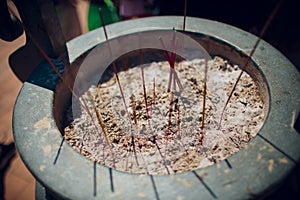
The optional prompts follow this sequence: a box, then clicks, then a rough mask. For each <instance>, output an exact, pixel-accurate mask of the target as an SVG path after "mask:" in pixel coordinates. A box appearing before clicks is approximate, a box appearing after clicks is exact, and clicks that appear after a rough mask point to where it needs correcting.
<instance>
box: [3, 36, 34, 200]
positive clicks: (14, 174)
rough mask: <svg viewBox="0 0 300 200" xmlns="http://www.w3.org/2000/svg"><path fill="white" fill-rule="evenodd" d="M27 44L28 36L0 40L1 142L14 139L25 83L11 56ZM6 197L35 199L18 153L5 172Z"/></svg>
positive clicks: (9, 141) (7, 199)
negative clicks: (16, 112)
mask: <svg viewBox="0 0 300 200" xmlns="http://www.w3.org/2000/svg"><path fill="white" fill-rule="evenodd" d="M24 43H25V37H24V35H23V36H22V37H20V38H18V39H17V40H15V41H13V42H5V41H3V40H0V142H1V143H5V144H9V143H11V142H13V140H14V139H13V132H12V114H13V107H14V103H15V100H16V97H17V95H18V92H19V90H20V88H21V86H22V83H21V81H19V80H18V79H17V78H16V76H15V75H14V73H13V72H12V70H11V69H10V67H9V64H8V57H9V55H10V54H11V53H12V52H13V51H14V50H16V49H17V48H19V47H20V46H22V45H23V44H24ZM4 178H5V192H4V197H5V199H6V200H10V199H20V200H21V199H22V200H23V199H26V200H27V199H34V193H35V179H34V178H33V176H32V175H31V174H30V172H29V171H28V170H27V168H26V167H25V165H24V164H23V162H22V160H21V159H20V156H19V155H18V154H17V155H16V156H15V157H14V159H13V160H12V162H11V163H10V167H9V168H8V170H7V171H6V174H5V177H4Z"/></svg>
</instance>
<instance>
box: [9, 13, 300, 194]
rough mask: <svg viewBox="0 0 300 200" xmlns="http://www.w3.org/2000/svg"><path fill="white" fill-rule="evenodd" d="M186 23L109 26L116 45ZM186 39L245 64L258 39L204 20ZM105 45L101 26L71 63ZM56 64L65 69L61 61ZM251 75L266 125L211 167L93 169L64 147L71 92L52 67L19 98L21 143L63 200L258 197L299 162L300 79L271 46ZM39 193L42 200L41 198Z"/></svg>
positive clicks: (191, 23)
mask: <svg viewBox="0 0 300 200" xmlns="http://www.w3.org/2000/svg"><path fill="white" fill-rule="evenodd" d="M182 20H183V17H174V16H172V17H151V18H144V19H136V20H131V21H124V22H120V23H116V24H112V25H109V26H107V32H108V35H109V37H110V39H113V38H118V37H121V36H123V35H131V34H138V33H140V32H143V31H149V30H172V29H173V27H174V28H175V29H176V30H182ZM184 34H186V35H188V36H189V37H191V38H193V39H194V40H196V41H197V42H199V44H201V45H202V46H203V47H204V48H205V49H206V51H207V52H208V53H209V54H210V55H220V56H222V57H224V58H226V59H228V60H229V61H231V62H232V63H236V64H240V65H243V63H244V62H245V60H246V59H247V55H248V54H249V53H250V51H251V50H252V47H253V46H254V44H255V42H256V41H257V37H256V36H254V35H252V34H250V33H247V32H245V31H242V30H240V29H238V28H235V27H232V26H229V25H226V24H222V23H219V22H215V21H210V20H205V19H199V18H187V21H186V29H185V32H184ZM105 41H106V40H105V36H104V32H103V29H102V28H100V29H97V30H95V31H92V32H89V33H87V34H85V35H82V36H80V37H78V38H75V39H74V40H72V41H70V42H69V43H68V44H67V46H68V51H69V58H70V61H71V62H74V61H75V62H76V59H77V60H78V57H80V56H81V55H82V54H84V53H85V52H87V51H89V50H90V49H92V48H93V47H94V46H96V45H97V44H103V43H105ZM53 61H54V63H55V64H56V66H57V67H58V68H59V69H61V70H62V71H63V70H64V66H63V64H62V61H61V60H53ZM70 70H71V71H72V69H70ZM247 73H248V74H250V75H251V77H252V78H253V79H254V80H255V81H256V83H257V84H258V86H259V89H260V92H261V94H262V96H263V101H264V103H265V105H266V110H265V115H266V119H265V122H264V125H263V127H262V129H261V130H260V131H259V133H258V135H257V136H256V137H255V138H253V139H252V140H251V141H250V142H249V143H248V144H247V146H246V147H245V148H243V149H241V150H240V151H238V152H237V153H235V154H234V155H232V156H231V157H229V158H228V159H227V160H226V161H221V162H219V163H217V164H215V165H213V166H210V167H206V168H203V169H198V170H195V171H188V172H184V173H178V174H173V175H163V176H154V175H153V176H152V175H139V174H130V173H124V172H120V171H117V170H114V169H109V168H107V167H105V166H102V165H99V164H94V163H93V162H92V161H90V160H88V159H87V158H85V157H84V156H82V155H80V154H79V153H77V152H76V151H74V150H73V149H72V148H71V147H70V146H69V145H68V144H65V143H64V140H63V137H62V133H61V131H62V124H61V120H62V119H63V116H64V112H65V109H66V105H67V104H68V102H69V100H70V98H71V94H70V92H69V91H68V90H67V89H66V86H65V85H64V84H62V83H61V82H60V81H58V77H57V75H56V74H55V72H53V70H52V68H51V67H50V65H49V64H48V63H46V62H45V63H42V64H40V66H39V67H38V68H37V69H36V70H35V71H34V72H33V73H32V74H31V76H30V78H29V79H28V81H26V82H25V83H24V85H23V87H22V89H21V91H20V94H19V96H18V99H17V102H16V105H15V110H14V116H13V126H14V137H15V142H16V145H17V148H18V150H19V152H20V155H21V158H22V159H23V161H24V163H25V164H26V166H27V167H28V169H29V170H30V171H31V173H32V174H33V175H34V176H35V178H36V179H37V181H38V182H39V183H40V184H41V185H42V186H43V187H44V188H46V191H47V193H50V194H51V195H52V196H53V197H55V198H58V199H255V198H258V197H261V196H264V195H265V194H267V193H269V192H270V191H272V190H274V189H275V188H276V187H277V186H279V185H280V183H282V181H283V180H284V179H285V178H286V177H287V176H288V175H289V173H290V172H291V171H292V170H293V169H294V168H295V167H296V164H297V163H298V162H299V158H300V145H299V144H300V135H299V133H298V132H297V131H296V130H295V129H294V123H295V121H296V119H297V117H298V114H299V99H300V87H299V85H300V75H299V73H298V72H297V70H296V68H295V67H294V66H293V65H292V64H291V63H290V62H289V61H288V60H287V59H286V58H285V57H284V56H283V55H282V54H281V53H280V52H279V51H278V50H276V49H275V48H273V47H272V46H271V45H269V44H268V43H266V42H264V41H261V42H260V44H259V45H258V48H257V49H256V50H255V53H254V54H253V56H252V58H251V62H250V65H249V66H248V67H247ZM68 81H69V82H70V83H72V81H74V80H72V79H70V80H68ZM39 187H40V186H39ZM41 188H42V187H41ZM40 190H41V191H40V192H38V193H37V197H42V196H41V195H42V193H41V192H42V189H40Z"/></svg>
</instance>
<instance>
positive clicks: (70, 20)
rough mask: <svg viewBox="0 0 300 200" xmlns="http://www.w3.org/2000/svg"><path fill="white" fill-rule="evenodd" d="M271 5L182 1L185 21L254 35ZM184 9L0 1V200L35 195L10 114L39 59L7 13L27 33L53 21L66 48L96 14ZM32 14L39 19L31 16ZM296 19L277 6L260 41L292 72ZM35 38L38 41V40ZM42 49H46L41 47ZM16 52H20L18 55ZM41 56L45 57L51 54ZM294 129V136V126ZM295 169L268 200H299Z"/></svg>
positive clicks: (155, 1)
mask: <svg viewBox="0 0 300 200" xmlns="http://www.w3.org/2000/svg"><path fill="white" fill-rule="evenodd" d="M49 2H50V3H49ZM277 3H278V1H277V0H269V1H259V0H252V1H216V0H210V1H203V0H187V16H193V17H201V18H206V19H212V20H216V21H219V22H223V23H227V24H230V25H233V26H236V27H238V28H241V29H243V30H245V31H248V32H251V33H253V34H255V35H258V34H259V33H260V31H261V30H262V27H263V25H264V24H265V21H266V20H267V18H268V17H269V15H270V13H271V12H272V9H273V8H274V7H275V5H276V4H277ZM35 5H36V7H35ZM184 5H185V1H184V0H172V1H171V0H90V1H88V0H53V1H49V0H44V1H43V0H28V1H27V2H25V3H24V2H22V0H14V1H11V0H0V38H1V39H0V172H1V173H0V178H1V185H0V187H1V188H0V200H1V199H34V192H35V179H34V178H33V177H32V175H31V174H30V172H29V171H28V170H27V169H26V167H25V166H24V164H23V162H22V160H21V159H20V156H19V154H18V153H17V151H16V149H15V146H14V139H13V134H12V112H13V106H14V102H15V100H16V97H17V94H18V92H19V90H20V88H21V86H22V82H23V81H24V80H25V79H26V77H27V76H28V75H29V74H30V72H31V70H32V69H33V68H34V67H35V66H36V65H37V64H38V63H39V62H40V61H41V59H42V57H41V55H39V54H36V53H34V52H36V50H34V48H33V47H32V45H30V41H29V39H28V38H27V39H26V36H25V34H24V33H23V30H22V28H21V26H19V24H18V22H17V20H16V19H14V17H13V16H12V15H11V13H12V12H13V13H17V16H19V14H18V10H19V13H20V15H21V20H22V21H23V22H24V24H25V25H26V26H27V28H29V29H30V28H31V27H30V26H31V24H30V23H32V21H30V19H34V18H35V19H34V20H36V21H37V23H39V22H38V19H39V18H40V17H39V16H57V19H58V21H59V27H56V28H57V29H58V30H59V31H61V34H62V36H63V39H64V42H67V41H69V40H71V39H73V38H75V37H77V36H79V35H81V34H84V33H87V32H89V31H91V30H94V29H96V28H98V27H100V26H101V25H102V23H101V21H100V17H99V8H101V10H102V13H103V17H104V21H105V23H106V24H110V23H115V22H118V21H122V20H130V19H134V18H141V17H149V16H156V15H183V13H184ZM31 9H32V10H31ZM9 10H10V11H9ZM29 11H30V12H29ZM38 11H39V12H42V14H41V13H39V14H36V13H38ZM35 12H36V13H35ZM49 13H50V14H49ZM36 15H37V16H36ZM24 16H25V17H24ZM26 16H27V18H26ZM28 18H29V19H28ZM299 19H300V12H299V8H298V7H297V1H292V0H286V1H283V3H282V4H281V7H280V10H279V11H278V13H277V15H276V16H275V17H274V19H273V21H272V23H271V25H270V27H269V29H268V30H267V32H266V34H265V36H264V37H263V39H264V40H266V41H267V42H269V43H270V44H271V45H273V46H274V47H275V48H277V49H278V50H279V51H281V52H282V53H283V54H284V55H285V56H286V57H287V58H289V59H290V61H291V62H292V63H293V64H294V65H295V66H296V67H297V69H298V70H299V69H300V26H299V21H298V20H299ZM34 20H33V22H35V21H34ZM26 23H27V24H26ZM46 26H47V24H46ZM32 27H33V26H32ZM35 37H37V38H41V40H42V39H43V37H44V36H43V35H42V34H40V35H36V36H35ZM45 37H47V36H45ZM25 44H26V45H25ZM24 45H25V46H24ZM43 45H44V46H47V44H44V43H43V42H41V46H43ZM22 46H24V47H22ZM20 47H22V49H21V50H18V49H19V48H20ZM17 50H18V51H17ZM16 51H17V52H16ZM47 53H49V54H51V50H49V51H47ZM11 55H12V56H11ZM283 70H284V69H283ZM295 87H299V86H295ZM296 124H297V129H298V130H299V124H300V122H299V120H298V121H297V122H296ZM297 169H298V171H296V172H295V174H293V177H291V178H289V179H288V181H287V182H286V183H285V184H283V186H282V187H281V188H280V189H279V190H278V191H277V192H276V193H274V194H273V195H272V196H271V197H269V198H268V199H300V196H299V167H298V168H297Z"/></svg>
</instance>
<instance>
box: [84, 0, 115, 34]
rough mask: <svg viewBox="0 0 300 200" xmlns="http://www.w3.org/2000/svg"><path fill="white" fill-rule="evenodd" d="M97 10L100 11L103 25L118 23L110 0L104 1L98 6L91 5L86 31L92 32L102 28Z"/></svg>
mask: <svg viewBox="0 0 300 200" xmlns="http://www.w3.org/2000/svg"><path fill="white" fill-rule="evenodd" d="M99 8H101V10H102V14H103V18H104V23H105V25H107V24H111V23H114V22H117V21H119V16H118V14H117V11H116V8H115V6H114V4H113V3H112V2H111V0H104V4H102V5H98V4H94V3H91V4H90V7H89V13H88V29H89V31H91V30H94V29H96V28H99V27H101V26H102V23H101V20H100V14H99Z"/></svg>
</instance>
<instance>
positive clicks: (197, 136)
mask: <svg viewBox="0 0 300 200" xmlns="http://www.w3.org/2000/svg"><path fill="white" fill-rule="evenodd" d="M206 67H207V74H206V73H205V69H206ZM171 70H172V69H171V68H170V65H169V63H168V62H153V63H149V64H144V65H141V66H137V67H134V68H129V69H127V70H123V71H119V72H118V78H119V81H120V85H121V90H122V92H123V97H124V98H123V97H122V94H121V92H120V87H118V83H117V80H116V75H114V76H112V77H111V78H110V79H109V80H108V81H106V82H103V83H101V84H99V85H98V86H91V87H90V88H89V90H88V91H86V92H85V93H84V94H83V95H82V96H81V97H80V100H81V101H82V102H85V104H86V105H87V107H88V109H81V108H80V107H79V108H78V109H81V116H80V117H78V118H75V119H73V118H72V108H71V106H70V108H69V109H68V111H67V115H68V116H67V118H68V119H67V120H68V121H71V123H69V125H68V126H67V127H66V128H65V131H64V138H65V139H66V141H67V142H68V143H69V144H70V145H71V146H72V147H73V148H74V149H75V150H76V151H78V152H80V153H81V154H82V155H84V156H86V157H87V158H89V159H91V160H93V161H95V162H97V163H99V164H101V165H105V166H107V167H111V168H114V169H116V170H119V171H124V172H129V173H138V174H152V175H163V174H174V173H180V172H184V171H190V170H194V169H198V168H204V167H207V166H210V165H213V164H215V163H217V162H218V161H220V160H224V159H226V158H228V157H229V156H231V155H232V154H234V153H235V152H237V151H239V150H240V149H241V148H243V147H245V146H246V145H247V143H248V142H249V141H250V140H251V139H252V138H253V137H255V135H256V134H257V133H258V132H259V130H260V128H261V127H262V125H263V122H264V119H265V116H264V103H263V101H262V98H261V96H260V93H259V89H258V87H257V85H256V84H255V82H254V81H253V79H252V78H251V77H250V76H249V75H248V74H247V73H243V75H242V77H241V79H240V81H239V83H238V85H237V87H236V89H235V91H234V93H233V96H232V98H231V99H230V102H229V104H228V106H227V107H226V110H225V113H224V116H223V119H222V123H221V124H220V123H219V121H220V118H221V113H222V109H223V108H224V105H225V103H226V100H227V98H228V95H229V94H230V92H231V90H232V87H233V85H234V83H235V81H236V78H237V77H238V75H239V74H240V72H241V69H240V67H239V66H237V65H232V64H230V63H229V62H228V61H226V60H224V59H223V58H221V57H217V56H216V57H214V59H212V60H210V61H208V64H207V66H206V64H205V60H204V59H194V60H188V61H182V62H177V63H176V64H175V70H176V71H175V72H174V73H173V79H170V77H171V76H170V74H171ZM205 74H206V75H207V77H205ZM175 75H176V76H178V79H175V78H174V77H175ZM205 80H206V81H205ZM205 84H206V87H204V85H205ZM204 88H206V89H204ZM204 98H205V110H203V103H204ZM73 109H74V108H73ZM87 110H89V111H91V113H90V114H89V113H88V112H87ZM91 115H92V118H91ZM95 124H96V127H95ZM99 133H100V134H99Z"/></svg>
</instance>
